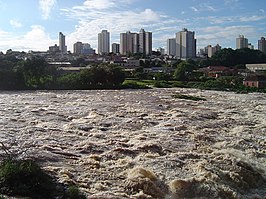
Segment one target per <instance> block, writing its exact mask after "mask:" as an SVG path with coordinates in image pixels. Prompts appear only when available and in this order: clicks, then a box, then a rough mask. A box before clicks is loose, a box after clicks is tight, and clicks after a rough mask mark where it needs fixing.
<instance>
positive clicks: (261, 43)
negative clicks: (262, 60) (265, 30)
mask: <svg viewBox="0 0 266 199" xmlns="http://www.w3.org/2000/svg"><path fill="white" fill-rule="evenodd" d="M258 49H259V50H260V51H261V52H264V53H266V40H265V38H264V37H261V38H260V40H258Z"/></svg>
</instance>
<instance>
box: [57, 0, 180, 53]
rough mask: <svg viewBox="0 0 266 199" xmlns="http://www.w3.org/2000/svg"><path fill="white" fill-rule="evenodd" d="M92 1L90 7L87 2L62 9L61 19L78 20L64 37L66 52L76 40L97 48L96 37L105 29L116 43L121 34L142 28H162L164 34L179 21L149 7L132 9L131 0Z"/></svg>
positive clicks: (148, 29) (151, 29)
mask: <svg viewBox="0 0 266 199" xmlns="http://www.w3.org/2000/svg"><path fill="white" fill-rule="evenodd" d="M93 2H94V5H92V4H91V3H92V1H91V0H87V1H86V2H85V3H84V4H82V5H80V6H74V7H72V8H66V9H61V11H62V14H63V15H64V16H67V17H68V18H70V19H74V20H78V25H77V26H76V28H75V31H73V32H72V33H70V34H68V35H66V42H67V45H68V49H72V46H73V43H75V42H77V41H82V42H88V43H90V44H91V45H92V47H93V48H96V47H97V35H98V33H99V32H100V31H101V30H102V29H107V30H108V31H109V32H110V33H111V42H119V40H120V39H119V38H120V33H122V32H126V31H132V32H138V31H139V30H140V29H141V28H144V29H145V30H146V31H153V32H154V31H156V30H159V29H164V32H165V31H173V26H176V24H177V23H178V22H180V21H179V20H172V19H170V18H169V17H168V16H166V15H163V14H162V13H157V12H155V11H153V10H152V9H149V8H146V9H144V10H139V9H136V10H133V9H131V8H130V4H131V3H132V2H133V0H128V1H125V0H108V1H107V0H96V1H93ZM122 4H123V6H121V5H122ZM169 26H171V28H169ZM164 32H161V33H164ZM164 42H166V40H165V41H164Z"/></svg>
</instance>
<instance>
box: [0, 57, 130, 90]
mask: <svg viewBox="0 0 266 199" xmlns="http://www.w3.org/2000/svg"><path fill="white" fill-rule="evenodd" d="M124 80H125V73H124V71H123V69H122V68H121V67H119V66H117V65H111V64H100V65H98V66H92V67H91V68H89V69H84V70H81V71H80V72H76V73H68V74H62V73H61V72H60V71H59V70H58V69H57V68H56V67H54V66H50V65H49V64H48V63H47V62H46V61H45V60H44V59H43V58H40V57H33V58H31V59H27V60H23V61H21V60H17V59H16V58H14V57H10V56H7V57H4V58H3V57H2V59H1V60H0V89H1V90H22V89H34V90H35V89H96V88H97V89H100V88H103V89H107V88H118V87H119V86H121V84H122V83H123V82H124Z"/></svg>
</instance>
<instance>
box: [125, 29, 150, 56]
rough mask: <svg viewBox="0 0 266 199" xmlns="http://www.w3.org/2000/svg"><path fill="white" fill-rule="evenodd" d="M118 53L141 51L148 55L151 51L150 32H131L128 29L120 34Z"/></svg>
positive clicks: (142, 30)
mask: <svg viewBox="0 0 266 199" xmlns="http://www.w3.org/2000/svg"><path fill="white" fill-rule="evenodd" d="M120 53H121V54H122V55H126V54H129V53H133V54H134V53H143V54H146V55H150V54H151V53H152V33H151V32H145V30H144V29H141V30H140V33H139V34H138V33H131V32H130V31H128V32H126V33H121V34H120Z"/></svg>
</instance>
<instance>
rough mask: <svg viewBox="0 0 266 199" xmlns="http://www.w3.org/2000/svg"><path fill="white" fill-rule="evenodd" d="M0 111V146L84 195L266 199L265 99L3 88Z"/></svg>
mask: <svg viewBox="0 0 266 199" xmlns="http://www.w3.org/2000/svg"><path fill="white" fill-rule="evenodd" d="M175 94H186V95H193V96H197V97H201V98H204V99H206V101H191V100H184V99H176V98H173V95H175ZM0 114H1V118H0V140H1V142H3V143H5V145H6V146H9V147H10V150H11V151H12V152H13V153H18V154H19V155H20V156H34V157H35V158H36V159H37V160H38V161H39V162H40V164H41V165H42V166H43V167H44V169H46V170H47V171H49V172H50V173H51V174H53V175H55V176H56V177H57V178H58V179H59V180H60V182H62V183H72V184H77V185H78V186H79V187H80V188H81V190H82V191H84V192H85V193H86V194H87V196H88V197H89V198H169V199H170V198H171V199H175V198H266V94H259V93H252V94H236V93H232V92H219V91H201V90H195V89H149V90H119V91H115V90H110V91H109V90H108V91H32V92H31V91H25V92H0ZM24 149H27V150H24ZM1 153H3V151H1Z"/></svg>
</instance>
